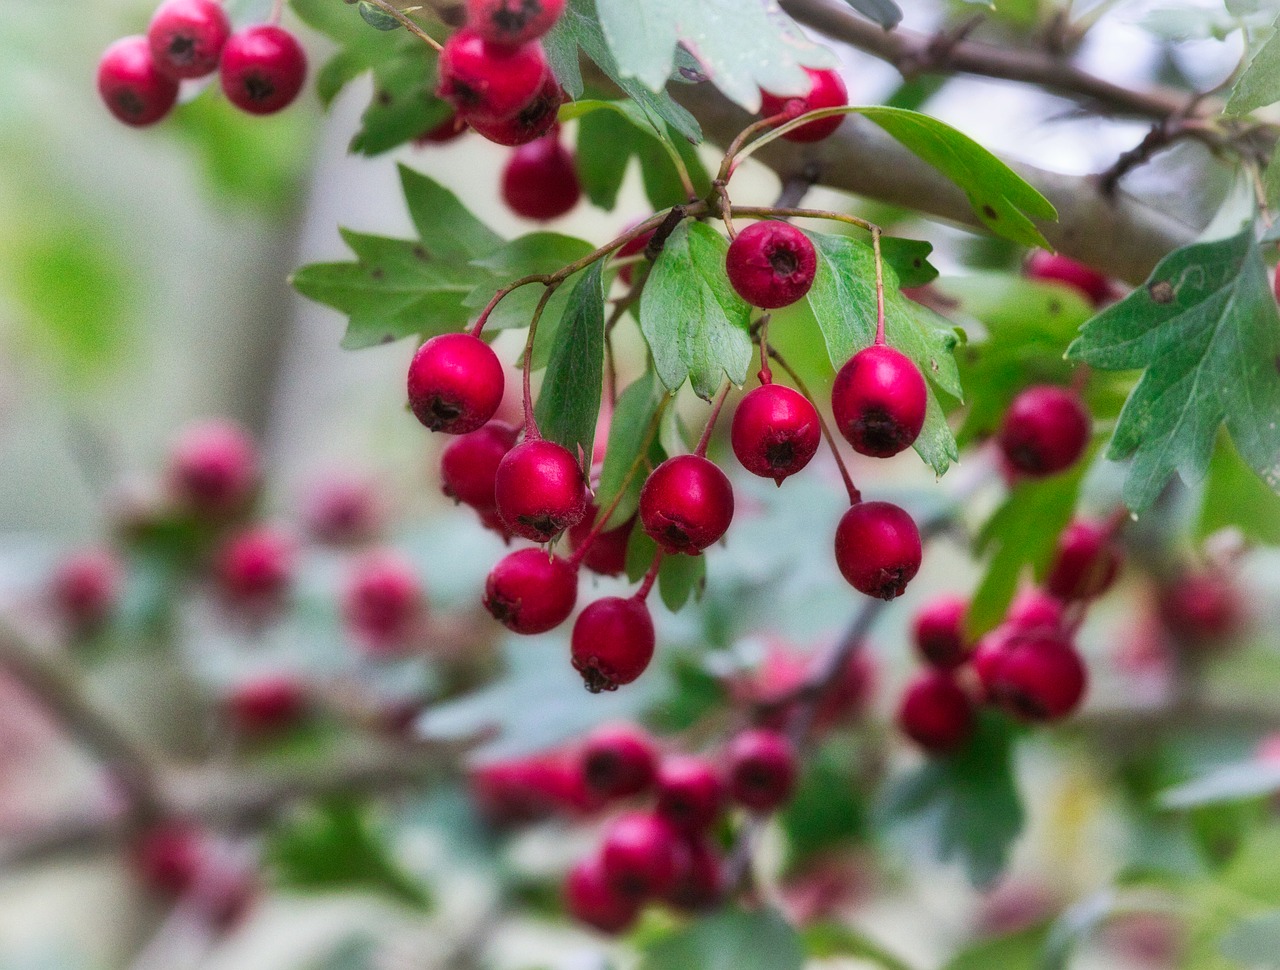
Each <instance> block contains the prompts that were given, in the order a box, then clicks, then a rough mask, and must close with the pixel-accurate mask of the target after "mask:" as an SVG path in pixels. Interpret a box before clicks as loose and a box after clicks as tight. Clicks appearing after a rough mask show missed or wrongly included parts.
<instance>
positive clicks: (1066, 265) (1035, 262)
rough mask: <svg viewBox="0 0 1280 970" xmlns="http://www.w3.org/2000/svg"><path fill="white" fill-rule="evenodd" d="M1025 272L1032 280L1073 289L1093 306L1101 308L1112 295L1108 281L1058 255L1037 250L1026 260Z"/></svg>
mask: <svg viewBox="0 0 1280 970" xmlns="http://www.w3.org/2000/svg"><path fill="white" fill-rule="evenodd" d="M1026 272H1027V276H1029V277H1030V278H1031V279H1033V280H1050V281H1053V282H1056V283H1064V284H1066V285H1067V286H1070V287H1074V288H1075V289H1076V290H1079V291H1080V292H1081V293H1082V294H1084V296H1085V297H1086V298H1087V299H1089V300H1091V301H1092V302H1093V305H1094V306H1101V305H1102V304H1104V303H1106V302H1107V301H1108V300H1110V299H1111V297H1112V296H1113V295H1114V291H1113V289H1112V286H1111V281H1110V280H1109V279H1107V278H1106V277H1105V276H1103V275H1102V274H1101V273H1099V272H1098V271H1097V270H1095V269H1090V268H1089V267H1088V266H1085V265H1084V264H1082V263H1077V262H1076V261H1075V260H1074V259H1069V258H1067V257H1066V256H1063V255H1061V254H1059V253H1050V252H1046V251H1045V250H1043V249H1037V250H1036V251H1035V252H1033V253H1032V254H1031V256H1030V257H1029V258H1028V259H1027V265H1026Z"/></svg>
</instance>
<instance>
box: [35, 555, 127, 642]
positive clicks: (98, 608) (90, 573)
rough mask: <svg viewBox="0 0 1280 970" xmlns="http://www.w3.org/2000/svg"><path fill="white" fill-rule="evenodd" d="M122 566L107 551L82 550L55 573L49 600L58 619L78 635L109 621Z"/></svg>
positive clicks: (115, 601) (117, 595) (70, 556)
mask: <svg viewBox="0 0 1280 970" xmlns="http://www.w3.org/2000/svg"><path fill="white" fill-rule="evenodd" d="M123 579H124V565H123V564H122V563H121V562H120V560H119V559H118V558H117V557H116V555H115V553H113V552H111V550H109V549H82V550H80V551H78V552H74V553H72V554H71V555H69V556H67V557H66V558H65V559H63V560H62V561H61V562H60V563H58V565H57V568H55V569H54V572H53V577H52V579H51V581H50V583H49V596H50V599H51V600H52V603H53V606H54V608H55V609H56V610H57V612H58V615H59V616H60V617H61V619H62V620H63V621H64V622H65V623H66V625H67V626H68V627H69V628H70V629H71V630H72V631H73V632H74V633H75V634H77V635H84V634H87V633H91V632H93V631H94V630H96V629H98V628H99V627H101V626H102V625H103V624H104V623H105V622H106V621H107V620H108V618H110V616H111V613H112V612H113V611H114V610H115V608H116V604H117V603H118V602H119V599H120V586H121V583H122V582H123Z"/></svg>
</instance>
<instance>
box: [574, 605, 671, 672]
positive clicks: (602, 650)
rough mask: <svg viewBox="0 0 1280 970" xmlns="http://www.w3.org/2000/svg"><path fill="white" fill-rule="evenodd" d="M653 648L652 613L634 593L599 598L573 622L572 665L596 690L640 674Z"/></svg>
mask: <svg viewBox="0 0 1280 970" xmlns="http://www.w3.org/2000/svg"><path fill="white" fill-rule="evenodd" d="M653 648H654V631H653V617H651V616H650V615H649V608H648V607H647V606H645V604H644V601H643V600H638V599H636V598H634V597H629V598H627V599H622V598H621V597H618V596H607V597H605V598H604V599H598V600H596V601H595V602H594V603H592V604H591V605H590V606H588V607H587V608H586V609H585V610H583V611H582V612H581V613H580V614H579V615H578V619H577V620H576V621H575V622H574V624H573V637H572V640H571V647H570V651H571V654H572V657H573V666H574V669H575V670H577V671H578V673H580V674H582V679H583V680H584V681H585V682H586V685H587V690H589V691H591V693H593V694H598V693H599V692H600V691H602V690H617V689H618V688H619V687H620V686H622V685H623V684H629V683H631V682H632V681H633V680H635V679H636V678H637V677H639V676H640V675H641V674H642V673H644V670H645V668H646V667H648V666H649V661H650V660H652V659H653Z"/></svg>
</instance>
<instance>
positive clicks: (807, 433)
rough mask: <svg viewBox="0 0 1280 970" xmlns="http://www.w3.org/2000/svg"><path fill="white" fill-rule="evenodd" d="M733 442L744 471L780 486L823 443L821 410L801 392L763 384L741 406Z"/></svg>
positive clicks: (735, 413) (735, 424) (734, 422)
mask: <svg viewBox="0 0 1280 970" xmlns="http://www.w3.org/2000/svg"><path fill="white" fill-rule="evenodd" d="M730 440H731V442H732V443H733V453H734V454H735V455H736V456H737V458H738V461H740V462H741V463H742V467H743V468H745V469H746V470H747V471H749V472H751V474H753V475H759V476H760V477H761V478H772V479H773V480H774V481H775V482H777V483H778V484H779V485H781V484H782V482H783V480H784V479H786V478H788V477H789V476H791V475H794V474H795V473H796V472H798V471H800V469H802V468H804V466H805V465H807V464H809V461H810V460H811V459H812V458H813V456H814V455H815V454H816V453H817V451H818V445H820V444H821V443H822V426H821V425H820V424H819V422H818V409H817V408H815V407H814V406H813V404H812V403H810V401H809V399H808V398H807V397H805V396H804V395H803V394H801V393H800V392H799V391H796V390H793V389H792V388H790V387H786V386H784V385H782V384H762V385H761V386H760V387H757V388H755V389H754V390H752V391H749V392H748V393H747V394H746V396H745V397H743V399H742V400H741V401H739V402H738V407H737V410H735V411H734V412H733V430H732V434H731V436H730Z"/></svg>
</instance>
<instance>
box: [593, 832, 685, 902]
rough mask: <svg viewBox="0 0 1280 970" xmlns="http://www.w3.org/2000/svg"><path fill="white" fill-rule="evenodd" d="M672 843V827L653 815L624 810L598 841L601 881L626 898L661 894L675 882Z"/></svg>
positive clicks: (642, 897) (674, 860)
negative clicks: (602, 876) (601, 867)
mask: <svg viewBox="0 0 1280 970" xmlns="http://www.w3.org/2000/svg"><path fill="white" fill-rule="evenodd" d="M675 844H676V832H675V830H674V829H673V828H672V827H671V826H670V825H669V824H668V823H667V822H666V821H664V820H663V819H661V818H659V817H658V816H656V815H652V814H650V813H648V812H628V813H626V814H625V815H620V816H618V818H616V819H614V821H613V822H612V823H611V824H610V825H609V827H608V828H607V829H606V830H605V833H604V838H603V839H602V840H601V843H600V863H601V865H602V866H603V868H604V877H605V880H606V881H607V882H608V884H609V885H610V886H611V887H613V889H614V891H615V892H618V893H620V894H621V895H623V896H625V897H627V898H628V899H634V900H644V899H654V898H656V897H658V896H662V895H664V894H665V893H667V892H668V891H670V889H671V888H672V887H673V886H674V885H675V881H676V857H675Z"/></svg>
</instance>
